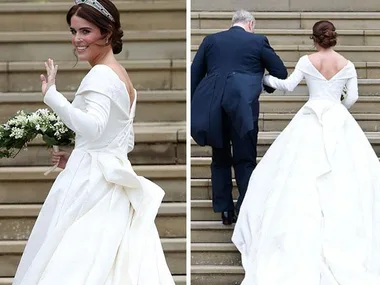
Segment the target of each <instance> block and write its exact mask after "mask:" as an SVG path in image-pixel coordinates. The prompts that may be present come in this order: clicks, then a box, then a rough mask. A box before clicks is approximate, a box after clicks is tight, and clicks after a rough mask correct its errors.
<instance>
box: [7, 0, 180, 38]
mask: <svg viewBox="0 0 380 285" xmlns="http://www.w3.org/2000/svg"><path fill="white" fill-rule="evenodd" d="M1 2H4V1H1ZM5 2H8V1H5ZM12 2H15V1H12ZM24 2H25V1H24ZM113 3H114V4H115V5H116V7H117V8H118V10H119V12H120V21H121V25H122V29H123V30H124V31H131V30H140V31H150V30H166V29H186V1H185V0H177V1H128V2H126V1H113ZM72 5H73V2H72V1H66V2H62V1H60V2H58V3H51V2H50V3H49V2H44V3H41V2H35V1H30V3H27V2H26V3H1V4H0V31H25V32H26V31H67V30H68V26H67V24H66V13H67V11H68V10H69V9H70V7H71V6H72ZM46 23H49V24H48V25H47V24H46Z"/></svg>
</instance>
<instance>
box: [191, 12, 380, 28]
mask: <svg viewBox="0 0 380 285" xmlns="http://www.w3.org/2000/svg"><path fill="white" fill-rule="evenodd" d="M234 9H235V8H234ZM233 13H234V12H233V11H228V12H219V11H216V12H192V13H191V27H192V29H223V28H224V29H228V28H229V27H230V26H231V19H232V15H233ZM253 15H254V17H255V19H256V29H284V28H286V29H295V30H299V29H309V30H311V29H312V28H313V25H314V23H316V22H317V21H319V20H321V19H329V20H330V21H332V22H333V23H334V25H335V27H336V28H337V29H338V30H342V29H348V30H356V29H359V30H377V29H379V26H380V13H379V12H355V13H352V12H302V11H301V12H258V11H257V10H256V11H253Z"/></svg>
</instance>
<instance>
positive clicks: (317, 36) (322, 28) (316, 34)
mask: <svg viewBox="0 0 380 285" xmlns="http://www.w3.org/2000/svg"><path fill="white" fill-rule="evenodd" d="M311 39H312V40H314V43H317V44H318V45H319V46H321V47H323V48H330V47H333V46H335V45H336V43H337V33H336V32H335V26H334V24H333V23H331V22H329V21H319V22H316V23H315V24H314V26H313V35H312V36H311Z"/></svg>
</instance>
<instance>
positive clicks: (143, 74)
mask: <svg viewBox="0 0 380 285" xmlns="http://www.w3.org/2000/svg"><path fill="white" fill-rule="evenodd" d="M56 63H57V64H58V65H59V71H58V75H57V81H56V82H57V87H58V90H59V91H61V92H64V91H74V90H76V89H77V88H78V86H79V84H80V82H81V80H82V79H83V77H84V76H85V75H86V73H87V72H88V71H89V70H90V66H89V64H88V63H85V62H78V63H77V64H76V62H74V61H72V62H70V61H64V62H59V61H57V62H56ZM120 63H121V64H122V65H123V66H124V67H125V68H126V70H127V71H128V73H129V75H130V77H131V80H132V82H133V84H134V87H135V88H136V89H137V91H141V90H184V89H186V61H185V60H178V59H173V60H127V61H121V62H120ZM75 64H76V66H75ZM74 66H75V67H74ZM44 72H46V71H45V70H44V63H43V61H41V62H9V63H7V62H1V63H0V92H40V91H41V81H40V79H39V78H40V74H41V73H44Z"/></svg>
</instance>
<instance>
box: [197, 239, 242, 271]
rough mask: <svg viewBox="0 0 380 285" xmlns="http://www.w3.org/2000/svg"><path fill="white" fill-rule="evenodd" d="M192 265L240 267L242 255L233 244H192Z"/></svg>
mask: <svg viewBox="0 0 380 285" xmlns="http://www.w3.org/2000/svg"><path fill="white" fill-rule="evenodd" d="M191 265H192V266H193V265H228V266H234V265H237V266H240V265H241V258H240V253H239V251H238V250H237V249H236V247H235V245H234V244H233V243H217V242H215V241H212V243H211V242H206V243H194V242H193V241H192V243H191Z"/></svg>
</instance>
